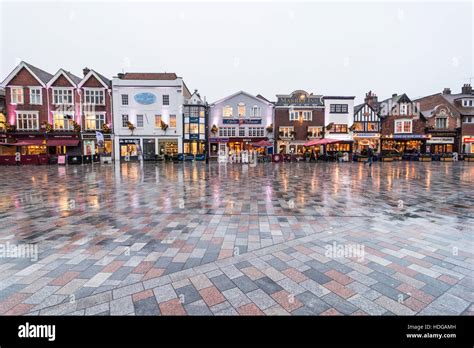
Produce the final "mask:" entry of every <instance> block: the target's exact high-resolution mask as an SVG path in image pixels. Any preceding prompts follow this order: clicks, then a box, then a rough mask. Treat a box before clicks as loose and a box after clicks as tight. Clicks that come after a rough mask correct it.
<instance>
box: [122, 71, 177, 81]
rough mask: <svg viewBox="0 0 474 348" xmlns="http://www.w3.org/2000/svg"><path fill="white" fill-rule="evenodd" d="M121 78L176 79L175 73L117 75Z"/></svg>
mask: <svg viewBox="0 0 474 348" xmlns="http://www.w3.org/2000/svg"><path fill="white" fill-rule="evenodd" d="M119 78H120V79H121V80H176V79H177V78H178V75H176V74H175V73H166V72H165V73H125V74H123V76H121V77H119Z"/></svg>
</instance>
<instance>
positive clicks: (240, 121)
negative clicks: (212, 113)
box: [222, 118, 262, 124]
mask: <svg viewBox="0 0 474 348" xmlns="http://www.w3.org/2000/svg"><path fill="white" fill-rule="evenodd" d="M222 123H223V124H262V120H261V119H258V120H251V119H235V118H234V119H223V120H222Z"/></svg>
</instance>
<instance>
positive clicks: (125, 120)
mask: <svg viewBox="0 0 474 348" xmlns="http://www.w3.org/2000/svg"><path fill="white" fill-rule="evenodd" d="M122 127H124V128H126V127H128V115H122Z"/></svg>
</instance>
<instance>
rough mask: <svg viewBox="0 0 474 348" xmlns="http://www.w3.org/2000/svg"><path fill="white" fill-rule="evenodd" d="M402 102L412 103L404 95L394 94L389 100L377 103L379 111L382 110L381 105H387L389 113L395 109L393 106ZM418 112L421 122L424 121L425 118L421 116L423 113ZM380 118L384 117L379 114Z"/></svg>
mask: <svg viewBox="0 0 474 348" xmlns="http://www.w3.org/2000/svg"><path fill="white" fill-rule="evenodd" d="M402 101H403V102H407V103H412V100H411V99H410V98H408V96H407V94H406V93H402V94H396V95H392V96H391V97H390V98H387V99H385V100H382V101H381V102H379V103H378V105H379V110H382V109H383V108H382V105H383V104H389V105H391V109H390V111H391V110H392V109H393V108H394V107H395V104H398V103H400V102H402ZM418 112H419V113H420V118H421V119H422V120H426V118H425V116H424V115H423V112H421V110H418ZM380 116H381V117H384V116H386V115H382V113H380Z"/></svg>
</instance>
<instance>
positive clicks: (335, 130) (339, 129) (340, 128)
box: [330, 124, 347, 133]
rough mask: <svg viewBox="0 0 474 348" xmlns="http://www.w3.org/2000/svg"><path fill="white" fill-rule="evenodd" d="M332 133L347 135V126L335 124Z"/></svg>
mask: <svg viewBox="0 0 474 348" xmlns="http://www.w3.org/2000/svg"><path fill="white" fill-rule="evenodd" d="M330 132H331V133H347V124H335V125H333V127H332V129H331V130H330Z"/></svg>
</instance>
